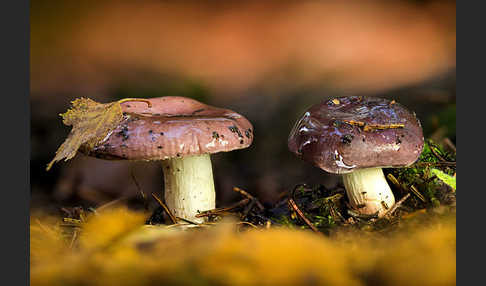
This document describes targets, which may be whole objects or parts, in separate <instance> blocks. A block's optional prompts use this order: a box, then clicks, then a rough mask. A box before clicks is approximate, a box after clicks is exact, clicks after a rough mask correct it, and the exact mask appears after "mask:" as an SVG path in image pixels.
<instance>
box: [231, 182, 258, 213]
mask: <svg viewBox="0 0 486 286" xmlns="http://www.w3.org/2000/svg"><path fill="white" fill-rule="evenodd" d="M233 191H235V192H238V193H240V194H242V195H243V196H244V197H247V198H248V199H250V200H253V201H255V202H256V204H257V206H258V208H259V209H260V210H264V209H265V207H264V206H263V205H262V203H260V201H259V200H258V199H257V198H255V197H254V196H252V195H250V194H249V193H248V192H247V191H245V190H242V189H240V188H238V187H233Z"/></svg>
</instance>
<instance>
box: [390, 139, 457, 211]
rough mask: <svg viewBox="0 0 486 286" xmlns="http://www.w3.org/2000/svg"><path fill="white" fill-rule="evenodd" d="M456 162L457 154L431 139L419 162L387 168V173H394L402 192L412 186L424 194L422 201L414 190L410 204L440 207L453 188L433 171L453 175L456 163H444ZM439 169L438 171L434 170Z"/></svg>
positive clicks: (420, 206)
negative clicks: (396, 167)
mask: <svg viewBox="0 0 486 286" xmlns="http://www.w3.org/2000/svg"><path fill="white" fill-rule="evenodd" d="M444 162H455V155H454V154H451V153H449V152H447V151H445V149H444V148H443V147H442V146H441V145H439V144H437V143H435V142H433V141H432V140H430V139H427V140H425V144H424V148H423V151H422V153H421V155H420V157H419V159H418V160H417V162H416V163H415V164H413V165H411V166H410V167H408V168H398V169H387V170H386V171H385V172H386V173H387V174H392V175H393V176H394V177H395V178H396V179H397V181H398V182H399V183H400V185H401V190H400V191H401V192H403V191H404V190H405V191H410V189H411V187H412V186H415V189H416V190H417V191H418V192H419V193H420V194H421V195H423V197H424V198H425V202H424V201H422V200H421V199H420V197H419V195H417V194H416V193H414V192H412V194H413V195H412V196H411V199H410V200H409V201H410V203H408V206H412V207H414V208H423V207H438V206H440V205H441V204H442V203H446V202H445V201H444V200H445V199H446V198H450V197H448V196H447V193H449V192H450V191H452V189H451V188H449V187H447V185H446V184H444V181H443V180H441V179H440V178H439V177H438V176H437V175H436V174H434V173H433V172H438V171H439V172H441V173H442V174H444V176H448V177H452V176H453V174H454V173H455V172H456V170H455V168H456V167H455V165H454V164H449V163H444ZM433 170H437V171H433Z"/></svg>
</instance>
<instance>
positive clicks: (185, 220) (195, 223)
mask: <svg viewBox="0 0 486 286" xmlns="http://www.w3.org/2000/svg"><path fill="white" fill-rule="evenodd" d="M177 219H180V220H182V221H183V222H187V223H188V224H193V225H203V224H202V223H197V222H194V221H190V220H188V219H185V218H182V217H177Z"/></svg>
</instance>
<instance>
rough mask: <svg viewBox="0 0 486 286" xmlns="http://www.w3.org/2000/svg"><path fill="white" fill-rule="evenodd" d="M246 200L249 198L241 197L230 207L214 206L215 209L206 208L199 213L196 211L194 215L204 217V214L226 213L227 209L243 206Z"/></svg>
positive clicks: (248, 200)
mask: <svg viewBox="0 0 486 286" xmlns="http://www.w3.org/2000/svg"><path fill="white" fill-rule="evenodd" d="M248 202H250V199H242V200H241V201H239V202H237V203H236V204H234V205H232V206H230V207H225V208H215V209H212V210H207V211H203V212H200V213H198V214H197V215H196V217H197V218H200V217H206V216H211V215H217V214H222V213H226V212H229V211H231V210H234V209H236V208H239V207H242V206H245V205H247V204H248Z"/></svg>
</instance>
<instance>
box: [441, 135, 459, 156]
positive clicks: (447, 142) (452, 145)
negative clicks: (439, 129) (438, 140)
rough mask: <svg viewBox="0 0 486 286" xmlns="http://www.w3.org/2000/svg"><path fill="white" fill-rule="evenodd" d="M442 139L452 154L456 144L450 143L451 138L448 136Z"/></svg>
mask: <svg viewBox="0 0 486 286" xmlns="http://www.w3.org/2000/svg"><path fill="white" fill-rule="evenodd" d="M442 141H443V142H444V145H445V146H446V147H447V148H449V149H450V150H451V151H453V152H454V154H455V153H456V145H454V143H452V141H451V139H449V138H448V137H446V138H444V139H443V140H442Z"/></svg>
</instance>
